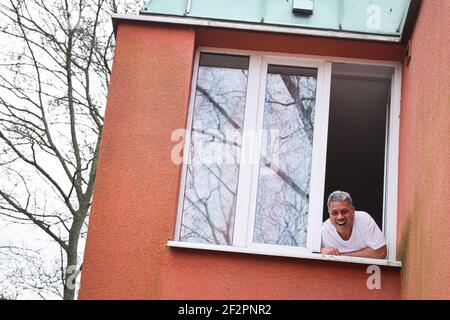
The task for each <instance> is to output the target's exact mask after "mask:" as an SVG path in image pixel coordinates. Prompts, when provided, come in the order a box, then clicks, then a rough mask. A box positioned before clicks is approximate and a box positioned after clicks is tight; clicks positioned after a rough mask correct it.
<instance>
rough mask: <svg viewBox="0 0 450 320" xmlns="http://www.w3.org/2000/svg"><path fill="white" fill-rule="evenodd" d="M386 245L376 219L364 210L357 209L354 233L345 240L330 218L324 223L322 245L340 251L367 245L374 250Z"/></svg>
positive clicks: (349, 250) (352, 249)
mask: <svg viewBox="0 0 450 320" xmlns="http://www.w3.org/2000/svg"><path fill="white" fill-rule="evenodd" d="M384 245H386V240H385V238H384V236H383V233H382V232H381V230H380V228H379V227H378V225H377V224H376V222H375V220H373V218H372V217H371V216H370V215H369V214H368V213H367V212H364V211H355V220H354V222H353V228H352V235H351V236H350V239H348V240H343V239H342V238H341V236H340V235H339V233H338V232H337V231H336V228H335V227H334V226H333V225H332V224H331V221H330V219H328V220H327V221H325V222H324V223H323V225H322V247H332V248H337V249H338V250H339V252H340V253H347V252H353V251H358V250H361V249H364V248H367V247H370V248H372V249H374V250H377V249H379V248H381V247H382V246H384Z"/></svg>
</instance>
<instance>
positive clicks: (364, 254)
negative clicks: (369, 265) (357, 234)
mask: <svg viewBox="0 0 450 320" xmlns="http://www.w3.org/2000/svg"><path fill="white" fill-rule="evenodd" d="M320 253H322V254H328V255H332V256H348V257H361V258H372V259H384V258H386V253H387V250H386V246H382V247H381V248H379V249H376V250H374V249H372V248H364V249H361V250H358V251H353V252H346V253H340V252H339V250H338V249H336V248H331V247H327V248H322V250H321V251H320Z"/></svg>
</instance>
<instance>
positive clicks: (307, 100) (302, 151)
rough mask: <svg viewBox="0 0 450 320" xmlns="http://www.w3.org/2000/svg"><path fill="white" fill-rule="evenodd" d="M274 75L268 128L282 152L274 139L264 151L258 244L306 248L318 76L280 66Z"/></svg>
mask: <svg viewBox="0 0 450 320" xmlns="http://www.w3.org/2000/svg"><path fill="white" fill-rule="evenodd" d="M268 71H269V72H268V75H267V87H266V98H265V105H264V120H263V128H264V130H265V132H275V130H277V132H278V133H279V136H278V137H275V138H276V139H278V141H277V144H276V145H277V148H276V149H277V150H273V146H274V144H273V142H271V140H272V141H273V138H274V137H267V139H265V141H263V143H262V146H261V163H260V174H259V181H258V194H257V204H256V218H255V229H254V241H255V242H257V243H267V244H278V245H288V246H305V244H306V235H307V225H308V205H309V184H310V175H311V158H312V142H313V133H314V109H315V97H316V79H317V76H316V75H317V71H316V70H312V69H304V68H294V67H280V66H269V70H268ZM274 155H276V157H277V159H275V158H274ZM268 171H269V172H268ZM273 171H275V172H277V174H276V175H273V174H270V173H271V172H273Z"/></svg>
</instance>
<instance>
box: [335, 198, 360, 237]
mask: <svg viewBox="0 0 450 320" xmlns="http://www.w3.org/2000/svg"><path fill="white" fill-rule="evenodd" d="M328 213H329V214H330V221H331V224H332V225H333V226H334V227H335V228H336V230H337V232H338V233H339V234H340V235H341V236H342V235H345V234H348V235H350V234H351V231H352V227H353V222H354V221H355V208H353V207H352V206H351V205H350V204H349V203H348V201H333V202H330V207H329V208H328Z"/></svg>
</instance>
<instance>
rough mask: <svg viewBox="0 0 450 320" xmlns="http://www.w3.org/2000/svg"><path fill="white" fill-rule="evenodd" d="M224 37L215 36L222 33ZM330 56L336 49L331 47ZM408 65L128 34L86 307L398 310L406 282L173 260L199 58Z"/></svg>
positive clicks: (85, 278)
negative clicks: (133, 303)
mask: <svg viewBox="0 0 450 320" xmlns="http://www.w3.org/2000/svg"><path fill="white" fill-rule="evenodd" d="M215 32H216V33H215ZM331 44H332V45H331ZM198 45H202V46H222V47H227V46H233V47H234V48H237V49H239V48H246V49H257V50H267V51H281V52H291V53H292V52H295V53H307V54H319V55H334V56H345V57H356V58H373V59H379V60H382V59H387V60H393V61H399V60H400V58H401V52H402V47H401V46H400V45H389V44H378V45H375V44H373V43H366V42H360V41H349V40H331V39H325V38H322V39H315V38H310V37H298V36H285V35H273V34H258V33H254V32H252V33H250V32H236V31H229V30H208V29H200V30H197V31H195V30H191V29H189V28H187V27H186V28H185V27H168V26H162V25H145V24H131V23H125V22H122V23H120V24H119V27H118V31H117V48H116V56H115V62H114V67H113V75H112V79H111V87H110V95H109V98H108V104H107V111H106V118H105V128H104V133H103V140H102V145H101V152H100V164H99V169H98V175H97V181H96V186H95V195H94V201H93V208H92V214H91V218H90V226H89V234H88V241H87V247H86V252H85V259H84V265H83V274H82V279H81V290H80V294H79V297H80V298H81V299H120V298H127V299H177V298H178V299H185V298H187V299H311V298H314V299H356V298H358V299H380V298H382V299H398V298H400V270H399V269H398V268H389V267H383V268H382V289H381V290H368V289H367V286H366V281H367V278H368V274H367V273H366V268H367V266H366V265H359V264H348V263H333V262H325V261H312V260H307V259H294V258H277V257H268V256H259V255H246V254H233V253H221V252H206V251H199V250H190V249H173V248H168V247H167V246H166V242H167V240H168V239H172V238H173V232H174V226H175V219H176V207H177V202H178V192H179V183H180V173H181V167H180V166H177V165H174V164H172V162H171V160H170V153H171V148H172V147H173V146H174V145H175V143H174V142H171V140H170V137H171V133H172V131H173V130H175V129H177V128H184V127H185V125H186V115H187V108H188V100H189V91H190V84H191V74H192V66H193V56H194V51H195V46H198Z"/></svg>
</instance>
